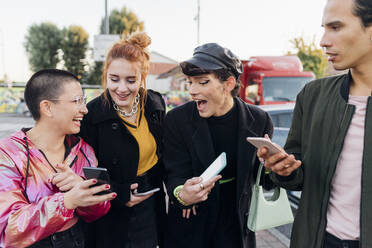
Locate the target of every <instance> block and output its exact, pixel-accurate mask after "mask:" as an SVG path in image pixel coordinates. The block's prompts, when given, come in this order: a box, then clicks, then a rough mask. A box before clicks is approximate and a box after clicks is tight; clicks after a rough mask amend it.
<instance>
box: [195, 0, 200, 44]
mask: <svg viewBox="0 0 372 248" xmlns="http://www.w3.org/2000/svg"><path fill="white" fill-rule="evenodd" d="M194 20H196V25H197V31H196V32H197V33H196V44H197V45H198V46H199V44H200V0H198V13H197V14H196V16H195V18H194Z"/></svg>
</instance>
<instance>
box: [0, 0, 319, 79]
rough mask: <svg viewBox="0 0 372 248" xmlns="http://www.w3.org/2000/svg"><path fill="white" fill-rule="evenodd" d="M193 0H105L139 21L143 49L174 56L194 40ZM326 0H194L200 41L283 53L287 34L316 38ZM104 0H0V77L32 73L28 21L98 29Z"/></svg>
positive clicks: (182, 56) (244, 54) (185, 53)
mask: <svg viewBox="0 0 372 248" xmlns="http://www.w3.org/2000/svg"><path fill="white" fill-rule="evenodd" d="M197 1H198V0H107V2H108V10H109V11H111V10H112V9H121V8H122V7H123V6H125V7H127V8H128V9H129V10H131V11H133V12H134V13H135V14H136V15H137V17H138V18H139V20H141V21H144V24H145V30H144V31H145V32H147V33H148V35H149V36H150V37H151V39H152V44H151V45H150V47H149V49H150V50H151V51H156V52H158V53H160V54H162V55H164V56H167V57H169V58H172V59H174V60H177V61H182V60H186V59H188V58H189V57H191V56H192V52H193V49H194V48H195V47H196V46H197V22H196V21H195V20H194V18H195V16H196V14H197ZM325 2H326V0H312V1H309V0H260V1H257V0H256V1H253V0H200V44H203V43H208V42H217V43H219V44H220V45H222V46H224V47H227V48H229V49H231V50H232V51H233V53H235V54H237V55H238V57H239V58H241V59H248V58H249V57H250V56H259V55H283V54H285V53H286V52H287V51H288V50H291V49H292V45H291V43H290V40H292V39H293V38H295V37H299V36H302V37H304V38H305V40H307V41H308V42H309V41H311V40H312V39H315V41H316V42H317V44H318V43H319V40H320V38H321V35H322V28H321V18H322V12H323V8H324V5H325ZM104 15H105V0H60V1H56V0H1V1H0V79H2V78H3V75H4V73H6V74H7V76H8V78H9V80H12V81H21V82H22V81H23V82H25V81H27V80H28V78H29V77H30V76H31V75H32V73H31V72H30V70H29V65H28V59H27V55H26V53H25V49H24V46H23V44H24V41H25V35H26V34H27V30H28V28H29V27H30V26H31V25H32V24H40V23H41V22H46V21H48V22H52V23H54V24H56V25H57V26H58V27H59V28H63V27H68V26H70V25H80V26H82V27H83V28H84V29H85V30H86V31H87V32H88V34H89V37H90V38H89V43H90V44H89V45H90V47H93V36H94V35H96V34H98V32H99V26H100V21H101V18H103V17H104Z"/></svg>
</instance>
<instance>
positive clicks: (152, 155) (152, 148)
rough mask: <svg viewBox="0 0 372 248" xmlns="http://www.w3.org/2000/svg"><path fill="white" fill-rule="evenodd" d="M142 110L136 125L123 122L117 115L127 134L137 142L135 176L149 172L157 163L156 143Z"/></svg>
mask: <svg viewBox="0 0 372 248" xmlns="http://www.w3.org/2000/svg"><path fill="white" fill-rule="evenodd" d="M144 112H145V111H144V110H141V111H140V113H139V114H138V115H137V120H136V123H132V122H129V121H127V120H125V119H124V118H123V117H122V116H121V115H120V114H119V113H118V116H119V117H120V118H121V119H122V120H123V123H124V125H125V126H126V127H127V128H128V130H129V132H130V133H131V134H132V135H133V137H134V138H135V139H136V140H137V143H138V147H139V162H138V169H137V175H141V174H143V173H145V172H146V171H148V170H150V169H151V168H152V167H153V166H154V165H155V164H156V163H157V162H158V156H157V155H156V142H155V139H154V136H153V135H152V133H151V132H150V129H149V125H148V123H147V120H146V117H145V114H144Z"/></svg>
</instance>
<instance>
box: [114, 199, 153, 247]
mask: <svg viewBox="0 0 372 248" xmlns="http://www.w3.org/2000/svg"><path fill="white" fill-rule="evenodd" d="M129 226H130V229H129V230H128V239H127V242H126V244H125V248H155V247H156V246H157V245H158V238H157V228H156V212H155V197H154V196H151V197H150V198H148V199H146V200H145V201H143V202H141V203H140V204H138V205H135V206H133V212H132V216H130V218H129ZM118 238H119V237H118Z"/></svg>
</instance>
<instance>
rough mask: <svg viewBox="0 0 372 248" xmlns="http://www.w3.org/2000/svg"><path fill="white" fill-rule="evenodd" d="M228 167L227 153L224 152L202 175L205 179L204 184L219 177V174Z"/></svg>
mask: <svg viewBox="0 0 372 248" xmlns="http://www.w3.org/2000/svg"><path fill="white" fill-rule="evenodd" d="M225 167H226V153H225V152H222V153H221V154H220V155H219V156H218V157H217V158H216V160H214V161H213V163H212V164H211V165H210V166H208V168H207V169H206V170H205V171H204V172H203V173H202V174H201V175H200V177H201V178H202V179H203V181H202V182H203V183H204V182H205V181H208V180H209V179H211V178H212V177H214V176H217V175H218V173H220V172H221V171H222V169H223V168H225Z"/></svg>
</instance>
